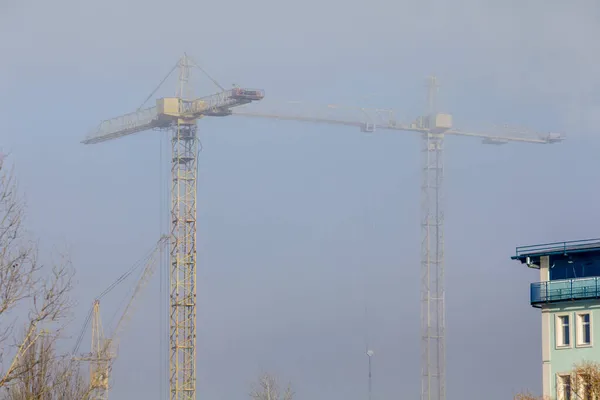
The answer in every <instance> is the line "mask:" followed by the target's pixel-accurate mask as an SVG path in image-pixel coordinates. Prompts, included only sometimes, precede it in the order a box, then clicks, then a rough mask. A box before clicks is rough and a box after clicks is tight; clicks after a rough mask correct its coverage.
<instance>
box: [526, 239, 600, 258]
mask: <svg viewBox="0 0 600 400" xmlns="http://www.w3.org/2000/svg"><path fill="white" fill-rule="evenodd" d="M593 249H600V239H585V240H572V241H569V242H554V243H545V244H536V245H532V246H520V247H517V250H516V257H517V258H518V257H522V256H525V255H527V256H529V255H535V254H548V253H567V252H570V251H585V250H593Z"/></svg>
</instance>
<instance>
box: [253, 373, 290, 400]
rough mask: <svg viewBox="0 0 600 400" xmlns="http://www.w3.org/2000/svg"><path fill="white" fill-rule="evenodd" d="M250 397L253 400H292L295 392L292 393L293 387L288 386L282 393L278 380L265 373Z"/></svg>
mask: <svg viewBox="0 0 600 400" xmlns="http://www.w3.org/2000/svg"><path fill="white" fill-rule="evenodd" d="M250 397H252V399H253V400H292V399H293V397H294V392H292V388H291V385H290V384H288V385H287V387H286V388H285V390H284V391H283V393H282V392H281V388H280V386H279V383H278V382H277V379H276V378H275V377H274V376H273V375H270V374H267V373H265V374H263V375H262V376H261V377H260V378H259V379H258V383H257V384H256V385H255V387H254V388H253V390H252V392H251V393H250Z"/></svg>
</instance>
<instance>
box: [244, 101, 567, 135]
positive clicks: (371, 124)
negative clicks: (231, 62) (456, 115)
mask: <svg viewBox="0 0 600 400" xmlns="http://www.w3.org/2000/svg"><path fill="white" fill-rule="evenodd" d="M287 103H288V104H298V103H297V102H287ZM281 104H283V102H282V103H281ZM342 110H354V111H360V112H353V113H350V114H345V115H344V114H343V113H341V112H339V113H337V112H336V111H342ZM232 115H237V116H243V117H252V118H265V119H277V120H284V121H303V122H313V123H322V124H331V125H345V126H353V127H357V128H360V129H361V130H362V131H363V132H374V131H375V130H377V129H385V130H394V131H405V132H416V133H427V132H429V131H430V130H431V129H432V128H433V129H434V130H437V131H438V132H439V133H443V134H444V135H453V136H468V137H476V138H480V139H483V143H484V144H504V143H508V142H524V143H539V144H547V143H554V142H559V141H561V140H563V137H562V136H561V135H560V134H557V133H538V132H529V131H527V130H524V129H519V130H512V131H510V132H508V131H507V130H501V132H498V133H492V132H475V131H467V130H461V129H454V128H452V116H451V115H449V114H438V115H437V117H436V118H434V120H435V119H437V120H438V122H440V125H439V126H436V127H432V128H430V127H429V118H428V117H419V118H417V119H416V120H415V121H414V122H411V123H408V124H406V123H401V122H399V121H400V119H399V118H398V116H399V113H398V112H397V111H395V110H391V109H378V108H363V107H356V108H351V107H345V106H338V105H327V106H324V107H318V108H316V109H311V110H309V111H307V112H298V111H297V110H294V109H293V110H288V109H283V110H281V109H279V110H277V111H271V110H266V109H263V107H259V108H258V109H256V108H252V109H248V108H245V107H241V108H236V109H234V110H232ZM444 120H445V121H444Z"/></svg>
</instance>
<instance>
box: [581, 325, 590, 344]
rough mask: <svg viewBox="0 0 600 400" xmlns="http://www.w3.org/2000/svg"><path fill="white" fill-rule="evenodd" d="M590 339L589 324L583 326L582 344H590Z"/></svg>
mask: <svg viewBox="0 0 600 400" xmlns="http://www.w3.org/2000/svg"><path fill="white" fill-rule="evenodd" d="M591 339H592V338H591V332H590V324H589V323H588V324H587V325H584V326H583V343H585V344H588V343H591Z"/></svg>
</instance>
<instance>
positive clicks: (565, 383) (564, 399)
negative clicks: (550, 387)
mask: <svg viewBox="0 0 600 400" xmlns="http://www.w3.org/2000/svg"><path fill="white" fill-rule="evenodd" d="M556 378H557V379H556V389H557V390H556V391H557V394H558V400H571V399H572V396H571V391H572V388H571V375H558V376H557V377H556Z"/></svg>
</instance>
